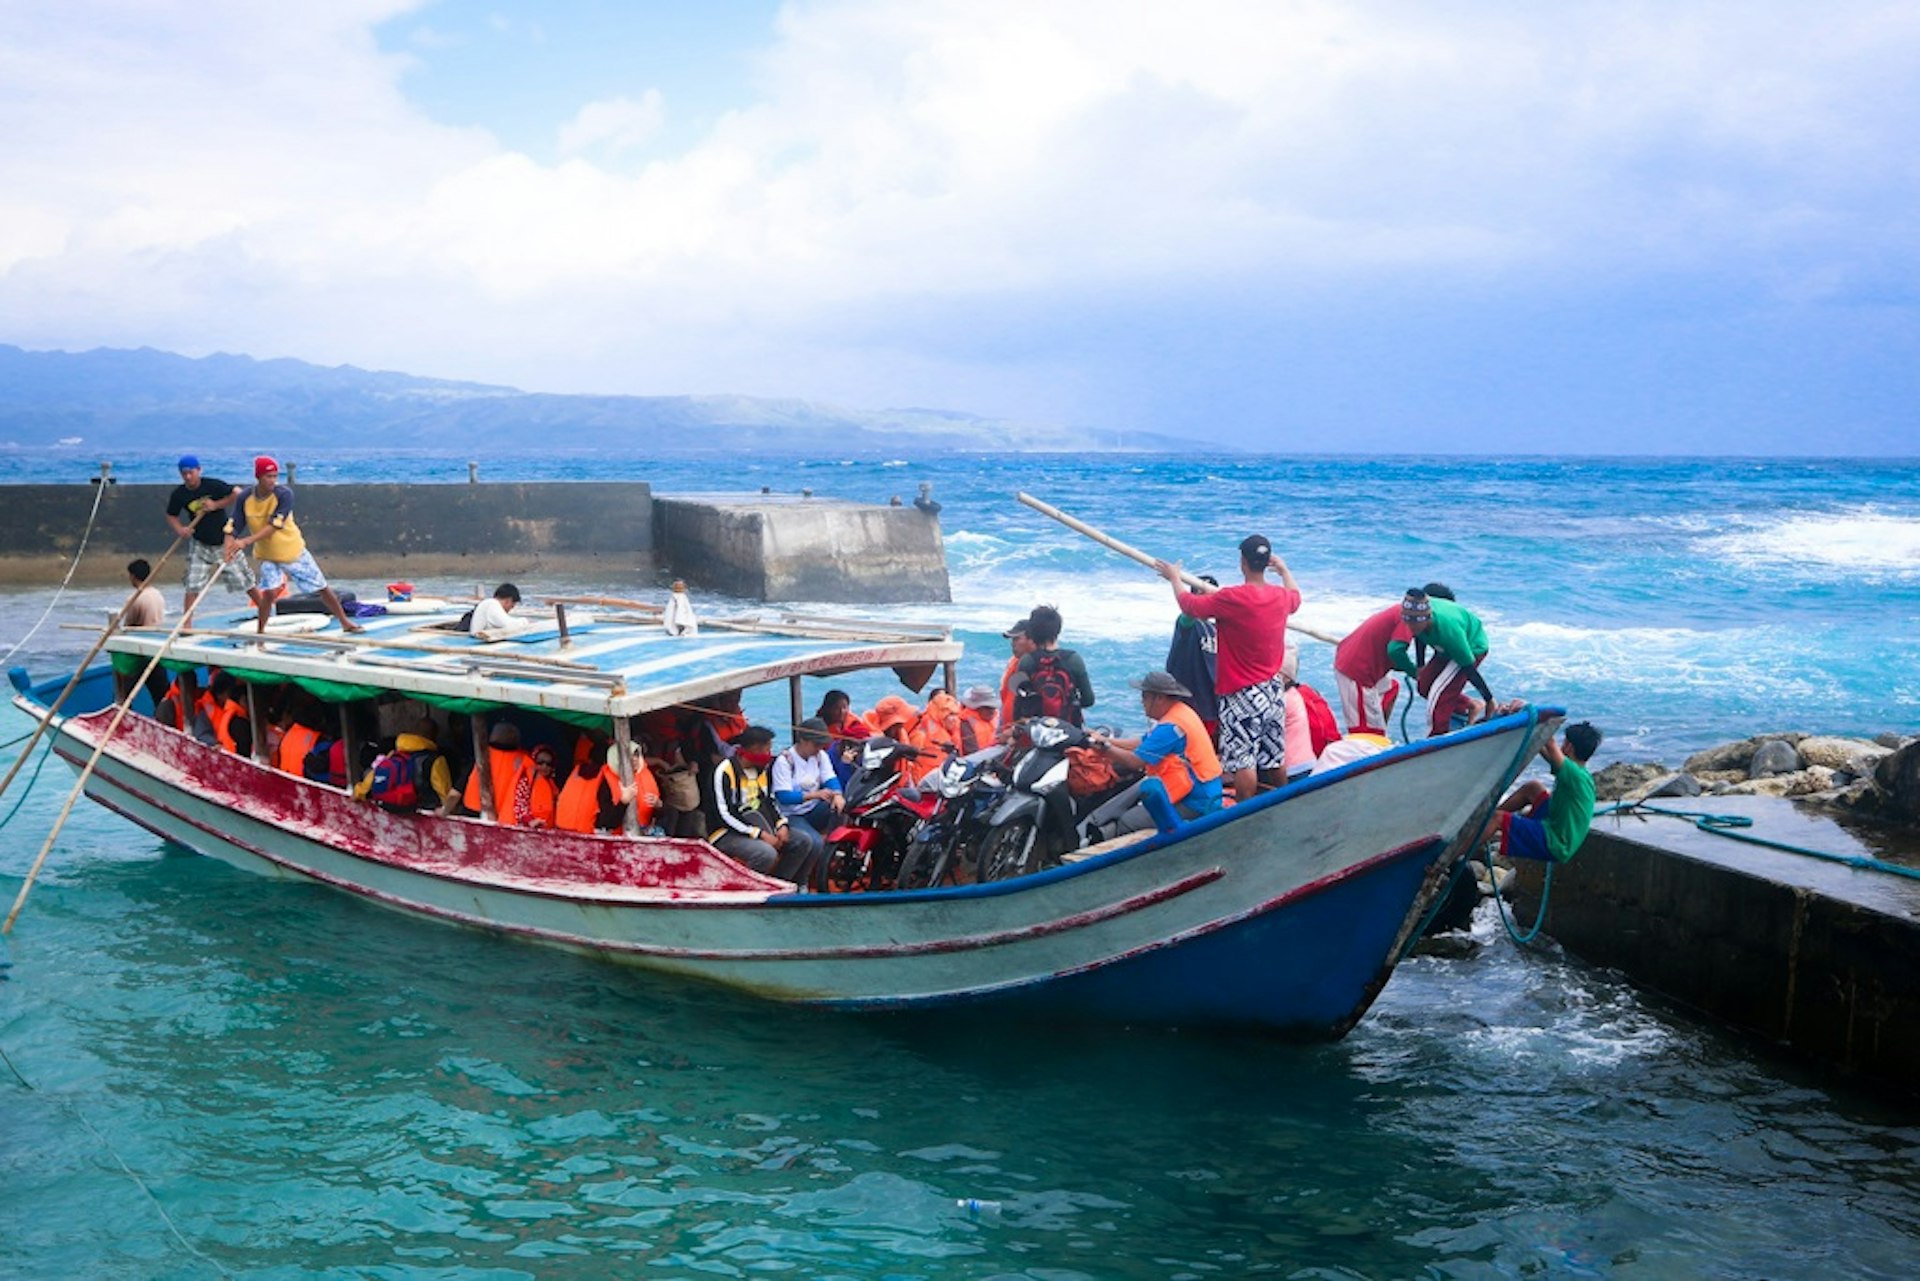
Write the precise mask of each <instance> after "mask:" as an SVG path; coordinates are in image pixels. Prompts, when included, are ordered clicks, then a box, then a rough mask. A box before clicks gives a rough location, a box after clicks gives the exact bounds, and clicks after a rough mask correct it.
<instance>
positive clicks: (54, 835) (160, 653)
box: [0, 543, 192, 934]
mask: <svg viewBox="0 0 1920 1281" xmlns="http://www.w3.org/2000/svg"><path fill="white" fill-rule="evenodd" d="M175 545H176V546H178V544H177V543H176V544H175ZM149 577H151V575H150V576H149ZM190 617H192V616H191V615H190V614H187V613H184V612H183V613H182V614H181V615H180V621H179V622H177V623H175V624H174V625H173V630H172V631H170V632H168V633H167V639H166V640H164V641H162V642H161V644H160V648H159V649H157V650H155V651H154V653H153V657H152V658H149V659H148V660H147V665H146V666H145V667H144V668H142V669H141V671H140V675H139V677H138V678H136V679H135V680H134V682H133V688H134V689H136V690H138V689H140V688H142V687H144V686H145V685H146V683H147V677H148V676H150V675H151V674H152V673H153V669H154V668H156V667H158V666H159V665H160V660H161V658H163V657H164V656H165V655H166V652H167V647H168V646H169V645H171V644H173V642H174V640H175V639H176V638H177V637H178V636H179V635H180V633H181V631H182V630H183V629H185V627H186V625H187V620H188V619H189V618H190ZM132 710H133V698H132V696H131V695H129V696H128V698H127V699H126V701H125V702H116V703H115V704H114V713H113V719H112V720H111V721H109V722H108V723H107V728H106V730H105V732H103V733H102V734H101V735H100V742H99V744H98V745H96V746H95V747H94V749H93V755H92V756H89V757H88V758H87V763H86V765H85V767H84V768H82V769H81V771H80V777H79V778H78V779H76V780H74V784H73V791H71V792H69V793H68V794H67V803H66V804H65V805H64V806H62V807H61V809H60V817H59V818H57V819H55V820H54V822H53V830H52V831H50V832H48V833H47V839H46V842H45V843H44V844H43V845H41V846H40V853H39V854H38V855H36V856H35V857H34V860H33V866H32V867H31V868H29V869H27V879H26V880H25V881H24V882H22V883H21V886H20V893H19V896H18V897H16V898H15V899H14V900H13V910H12V911H10V912H8V913H7V920H6V924H5V925H0V934H11V933H13V923H14V921H15V920H16V919H17V918H18V917H19V915H20V909H21V908H23V907H25V906H26V905H27V895H28V894H30V893H32V892H33V883H34V881H35V880H36V879H37V878H38V877H39V875H40V869H41V867H43V866H44V865H45V864H46V861H47V855H49V854H51V853H52V852H53V843H54V841H55V840H57V839H58V838H59V836H60V829H61V828H63V827H65V826H66V825H67V819H68V817H69V816H71V815H72V813H73V807H74V805H75V803H77V802H78V801H79V799H80V794H81V792H83V791H84V790H85V789H86V786H87V780H88V779H89V778H92V777H93V770H94V766H96V765H98V764H99V763H100V757H101V755H102V754H103V753H105V752H106V750H107V744H108V743H110V742H112V741H113V736H114V734H115V732H116V731H118V730H119V728H120V722H121V721H124V720H125V719H127V713H128V712H130V711H132ZM52 720H53V711H52V709H51V708H49V709H48V711H47V716H46V719H45V720H43V721H42V722H41V723H42V725H43V726H44V725H45V724H47V723H49V722H51V721H52ZM21 759H22V760H25V759H26V755H25V753H22V754H21Z"/></svg>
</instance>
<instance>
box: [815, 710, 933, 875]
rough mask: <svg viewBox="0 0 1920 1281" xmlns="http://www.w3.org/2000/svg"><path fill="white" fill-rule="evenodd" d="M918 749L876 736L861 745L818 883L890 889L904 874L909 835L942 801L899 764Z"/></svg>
mask: <svg viewBox="0 0 1920 1281" xmlns="http://www.w3.org/2000/svg"><path fill="white" fill-rule="evenodd" d="M919 755H920V749H919V748H917V747H912V746H910V745H908V744H906V743H902V742H899V741H898V740H896V739H891V738H888V737H887V736H885V735H884V734H879V735H875V736H874V737H872V738H869V739H866V740H864V741H863V742H862V743H861V744H860V759H859V762H858V763H857V764H856V765H855V767H854V771H853V774H852V775H851V776H850V777H849V778H848V779H847V788H846V796H847V804H846V810H845V811H844V813H843V814H842V816H841V823H840V825H839V826H838V827H836V828H834V829H833V830H832V831H830V832H828V833H827V855H826V859H825V860H824V862H823V863H822V864H821V869H820V878H819V883H820V888H821V889H822V890H824V891H826V892H827V893H830V894H844V893H852V892H855V891H860V890H878V889H888V888H891V887H892V886H893V884H894V883H895V881H896V880H897V879H898V878H899V875H900V866H901V861H902V860H903V859H905V858H906V856H907V846H908V836H909V834H910V833H911V832H912V831H913V828H914V826H915V824H917V823H919V822H920V821H921V820H922V819H925V818H927V817H928V816H929V815H931V814H932V813H933V812H934V810H935V809H936V808H937V807H938V806H939V804H940V797H939V795H938V793H937V792H934V791H933V790H931V789H924V790H923V789H920V788H916V787H913V786H912V785H911V784H910V783H909V781H908V779H907V776H906V774H905V773H904V772H903V770H902V769H901V767H902V766H903V765H904V764H905V763H906V762H907V761H909V760H913V759H915V758H917V757H918V756H919Z"/></svg>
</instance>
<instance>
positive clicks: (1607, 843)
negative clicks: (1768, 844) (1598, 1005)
mask: <svg viewBox="0 0 1920 1281" xmlns="http://www.w3.org/2000/svg"><path fill="white" fill-rule="evenodd" d="M1653 804H1654V805H1656V806H1658V807H1660V808H1664V809H1689V810H1695V811H1711V812H1713V813H1725V814H1739V815H1745V816H1748V817H1751V818H1752V819H1753V820H1754V826H1753V827H1752V828H1748V829H1744V831H1745V832H1746V833H1747V834H1749V835H1754V836H1759V837H1762V838H1764V839H1767V840H1772V841H1779V842H1782V843H1785V844H1791V845H1799V846H1803V847H1806V848H1811V849H1817V850H1822V851H1825V852H1828V853H1832V854H1838V855H1848V856H1868V857H1874V858H1879V859H1883V860H1886V861H1891V862H1901V863H1905V864H1909V865H1913V864H1917V863H1920V860H1917V859H1915V857H1914V855H1915V854H1916V853H1920V851H1917V850H1915V849H1911V848H1907V847H1905V846H1903V845H1901V844H1899V843H1898V842H1896V841H1894V840H1893V838H1891V837H1881V836H1878V835H1877V834H1874V833H1867V832H1863V831H1859V830H1854V829H1850V828H1848V827H1843V826H1841V825H1840V824H1839V823H1837V822H1835V821H1833V820H1831V819H1827V818H1823V817H1821V816H1819V815H1815V814H1810V813H1808V812H1807V811H1805V810H1803V809H1801V808H1800V807H1798V806H1796V805H1794V804H1793V803H1792V802H1790V801H1785V800H1779V799H1775V798H1772V797H1758V796H1742V797H1694V798H1687V799H1685V800H1674V801H1656V802H1653ZM1519 872H1520V875H1519V878H1518V880H1517V882H1516V889H1515V895H1514V912H1515V915H1516V917H1517V918H1518V919H1519V920H1520V921H1522V922H1531V921H1532V920H1533V918H1534V914H1535V912H1537V911H1538V909H1539V902H1540V898H1539V895H1540V879H1541V877H1540V865H1539V864H1530V863H1522V864H1520V865H1519ZM1544 932H1545V933H1546V934H1548V935H1550V936H1551V937H1552V938H1554V939H1555V940H1556V941H1557V942H1559V943H1560V944H1561V945H1562V946H1564V947H1565V948H1566V949H1567V951H1568V952H1570V953H1572V954H1573V955H1575V956H1577V957H1579V958H1581V959H1582V960H1585V961H1589V962H1591V963H1593V964H1596V965H1605V966H1610V967H1613V968H1615V969H1618V970H1620V971H1622V972H1623V973H1624V974H1626V975H1627V977H1628V978H1629V979H1631V980H1632V981H1633V982H1634V983H1635V984H1637V985H1640V986H1643V987H1647V988H1650V989H1652V990H1654V991H1657V992H1660V993H1662V994H1663V995H1666V996H1669V997H1671V998H1673V999H1674V1000H1677V1001H1680V1002H1683V1003H1685V1004H1687V1005H1690V1006H1693V1007H1695V1008H1696V1009H1698V1010H1700V1011H1702V1012H1703V1013H1705V1014H1707V1015H1709V1016H1711V1017H1713V1018H1715V1019H1718V1020H1721V1021H1723V1022H1726V1023H1729V1024H1731V1025H1733V1026H1735V1027H1738V1028H1741V1029H1744V1030H1746V1031H1749V1032H1753V1033H1756V1034H1758V1035H1760V1036H1763V1037H1766V1038H1768V1039H1769V1040H1773V1041H1776V1042H1779V1043H1781V1044H1782V1045H1784V1046H1787V1047H1789V1048H1790V1049H1791V1050H1793V1051H1794V1052H1796V1053H1798V1054H1800V1055H1803V1056H1805V1057H1807V1058H1809V1059H1811V1060H1814V1061H1816V1062H1818V1063H1821V1064H1823V1065H1827V1066H1830V1067H1834V1068H1837V1069H1840V1070H1842V1071H1844V1072H1847V1073H1849V1074H1854V1075H1857V1076H1858V1077H1859V1078H1861V1079H1862V1080H1863V1081H1865V1082H1869V1083H1871V1084H1873V1085H1875V1086H1877V1087H1882V1088H1888V1089H1891V1090H1894V1091H1897V1092H1900V1093H1909V1094H1910V1093H1915V1092H1920V965H1917V964H1916V961H1920V880H1912V879H1909V878H1906V877H1902V876H1899V875H1896V874H1890V873H1887V872H1882V871H1872V870H1863V869H1855V868H1851V867H1846V866H1843V865H1840V864H1837V863H1830V862H1825V861H1822V860H1818V859H1814V858H1809V857H1807V856H1805V855H1800V854H1791V853H1787V852H1784V851H1778V850H1772V849H1767V848H1765V847H1762V846H1756V845H1750V844H1747V843H1745V842H1742V841H1736V840H1732V839H1729V838H1727V837H1724V836H1716V835H1712V834H1710V833H1708V832H1703V831H1701V830H1699V829H1698V828H1696V827H1695V826H1694V825H1693V823H1692V822H1691V821H1689V820H1684V819H1677V818H1657V817H1649V818H1645V819H1641V818H1635V817H1631V816H1613V815H1609V816H1603V817H1601V818H1599V819H1597V820H1596V821H1595V823H1594V826H1593V831H1592V833H1591V834H1590V835H1589V836H1588V837H1587V842H1586V844H1585V845H1584V846H1583V847H1582V848H1581V850H1580V852H1579V854H1577V855H1576V856H1575V857H1574V859H1573V861H1572V862H1571V863H1568V864H1566V865H1565V866H1563V867H1560V868H1559V869H1557V870H1556V871H1555V872H1554V879H1553V890H1552V893H1551V895H1550V897H1549V903H1548V908H1547V919H1546V925H1545V927H1544Z"/></svg>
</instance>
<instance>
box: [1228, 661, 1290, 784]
mask: <svg viewBox="0 0 1920 1281" xmlns="http://www.w3.org/2000/svg"><path fill="white" fill-rule="evenodd" d="M1286 695H1287V687H1286V681H1285V679H1284V678H1283V677H1281V676H1280V675H1279V674H1278V673H1275V674H1274V675H1272V676H1269V677H1268V678H1267V679H1266V680H1263V681H1261V682H1260V683H1259V684H1258V685H1249V686H1247V687H1246V688H1245V689H1237V690H1235V691H1233V693H1231V694H1228V695H1226V696H1224V697H1223V698H1221V700H1220V768H1221V769H1222V770H1224V771H1226V772H1227V773H1229V774H1231V773H1233V772H1234V771H1235V770H1243V769H1249V768H1251V769H1283V768H1285V766H1286V763H1287V698H1286Z"/></svg>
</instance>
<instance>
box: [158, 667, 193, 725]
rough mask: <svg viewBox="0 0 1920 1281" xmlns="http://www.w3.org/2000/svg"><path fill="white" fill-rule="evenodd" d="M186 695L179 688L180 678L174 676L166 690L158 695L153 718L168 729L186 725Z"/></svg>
mask: <svg viewBox="0 0 1920 1281" xmlns="http://www.w3.org/2000/svg"><path fill="white" fill-rule="evenodd" d="M186 702H187V700H186V697H185V696H184V695H183V694H182V693H181V690H180V678H179V677H178V676H176V677H174V678H173V680H172V681H170V682H169V683H168V685H167V692H166V693H165V694H162V695H161V696H160V705H159V706H158V707H156V708H154V709H153V718H154V719H155V720H157V721H159V722H160V723H161V724H162V725H165V726H167V727H169V728H170V729H185V728H186V727H187V707H186Z"/></svg>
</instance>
